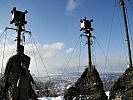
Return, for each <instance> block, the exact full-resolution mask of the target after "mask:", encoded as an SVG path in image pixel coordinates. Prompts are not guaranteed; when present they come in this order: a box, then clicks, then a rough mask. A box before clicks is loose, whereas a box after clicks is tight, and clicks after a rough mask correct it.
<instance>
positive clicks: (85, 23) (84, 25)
mask: <svg viewBox="0 0 133 100" xmlns="http://www.w3.org/2000/svg"><path fill="white" fill-rule="evenodd" d="M92 21H93V20H86V17H85V18H84V19H81V20H80V23H81V30H80V31H82V30H84V33H85V35H84V34H82V35H83V36H86V37H87V44H88V67H92V60H91V37H92V35H91V32H90V31H92V30H93V28H91V22H92ZM82 35H81V36H82Z"/></svg>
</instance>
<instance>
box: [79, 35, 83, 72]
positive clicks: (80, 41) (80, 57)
mask: <svg viewBox="0 0 133 100" xmlns="http://www.w3.org/2000/svg"><path fill="white" fill-rule="evenodd" d="M81 43H82V36H81V40H80V47H79V48H80V49H79V66H78V72H79V68H80V66H81V65H80V63H81V62H80V60H81Z"/></svg>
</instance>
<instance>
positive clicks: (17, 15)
mask: <svg viewBox="0 0 133 100" xmlns="http://www.w3.org/2000/svg"><path fill="white" fill-rule="evenodd" d="M11 13H12V21H11V22H10V24H13V23H14V24H15V26H16V27H17V29H15V30H16V31H17V39H16V40H17V50H18V49H19V46H20V45H21V42H22V39H21V32H22V31H25V29H24V28H23V27H24V25H25V24H27V21H25V14H26V13H27V11H25V12H21V11H17V10H16V7H14V8H13V10H12V11H11ZM9 29H12V28H9ZM25 32H26V31H25Z"/></svg>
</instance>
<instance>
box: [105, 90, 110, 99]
mask: <svg viewBox="0 0 133 100" xmlns="http://www.w3.org/2000/svg"><path fill="white" fill-rule="evenodd" d="M105 93H106V95H107V96H108V99H109V91H106V92H105Z"/></svg>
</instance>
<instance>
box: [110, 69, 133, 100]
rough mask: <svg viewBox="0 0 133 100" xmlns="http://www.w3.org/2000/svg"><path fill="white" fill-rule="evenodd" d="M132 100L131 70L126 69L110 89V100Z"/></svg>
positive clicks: (132, 75) (132, 78)
mask: <svg viewBox="0 0 133 100" xmlns="http://www.w3.org/2000/svg"><path fill="white" fill-rule="evenodd" d="M112 99H113V100H116V99H120V100H133V68H128V69H127V70H126V71H125V72H124V73H123V75H122V76H121V77H120V78H119V79H118V80H117V81H116V82H115V83H114V85H113V86H112V87H111V89H110V100H112Z"/></svg>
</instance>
